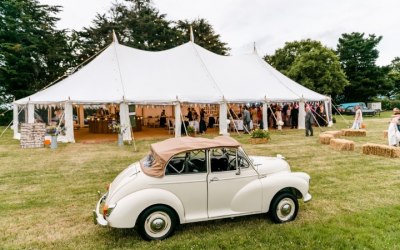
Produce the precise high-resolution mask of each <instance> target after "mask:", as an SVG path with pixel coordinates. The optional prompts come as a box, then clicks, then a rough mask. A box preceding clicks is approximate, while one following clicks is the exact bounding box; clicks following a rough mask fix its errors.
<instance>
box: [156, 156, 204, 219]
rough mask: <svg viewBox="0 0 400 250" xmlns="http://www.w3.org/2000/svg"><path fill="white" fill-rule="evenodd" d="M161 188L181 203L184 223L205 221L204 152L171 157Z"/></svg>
mask: <svg viewBox="0 0 400 250" xmlns="http://www.w3.org/2000/svg"><path fill="white" fill-rule="evenodd" d="M162 188H163V189H165V190H168V191H170V192H171V193H173V194H174V195H175V196H177V197H178V199H179V200H180V201H181V202H182V205H183V208H184V210H185V219H186V222H193V221H200V220H206V219H207V218H208V216H207V161H206V151H205V150H193V151H189V152H185V153H181V154H177V155H175V156H174V157H172V158H171V159H170V160H169V162H168V163H167V167H166V172H165V176H164V178H163V183H162Z"/></svg>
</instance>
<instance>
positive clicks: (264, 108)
mask: <svg viewBox="0 0 400 250" xmlns="http://www.w3.org/2000/svg"><path fill="white" fill-rule="evenodd" d="M268 106H269V103H268V102H263V106H262V122H263V126H264V130H268Z"/></svg>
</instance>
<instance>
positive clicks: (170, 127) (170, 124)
mask: <svg viewBox="0 0 400 250" xmlns="http://www.w3.org/2000/svg"><path fill="white" fill-rule="evenodd" d="M171 132H172V134H175V124H173V123H172V121H171V120H168V134H171Z"/></svg>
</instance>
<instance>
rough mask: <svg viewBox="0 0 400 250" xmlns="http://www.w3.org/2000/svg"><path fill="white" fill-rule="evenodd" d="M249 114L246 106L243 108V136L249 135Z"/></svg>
mask: <svg viewBox="0 0 400 250" xmlns="http://www.w3.org/2000/svg"><path fill="white" fill-rule="evenodd" d="M250 121H251V118H250V112H249V109H248V108H247V106H244V110H243V128H244V133H245V134H250Z"/></svg>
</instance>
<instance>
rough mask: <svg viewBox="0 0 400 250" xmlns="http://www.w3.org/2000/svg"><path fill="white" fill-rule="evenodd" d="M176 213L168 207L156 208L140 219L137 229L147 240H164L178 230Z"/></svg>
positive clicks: (148, 210)
mask: <svg viewBox="0 0 400 250" xmlns="http://www.w3.org/2000/svg"><path fill="white" fill-rule="evenodd" d="M176 223H177V218H176V215H175V212H174V211H173V210H172V209H170V208H169V207H166V206H154V207H150V208H148V209H147V210H145V211H144V212H143V213H142V214H141V215H140V217H139V220H138V224H137V229H138V232H139V234H140V236H142V238H143V239H145V240H163V239H165V238H168V237H169V236H171V235H172V234H173V233H174V231H175V228H176Z"/></svg>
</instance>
